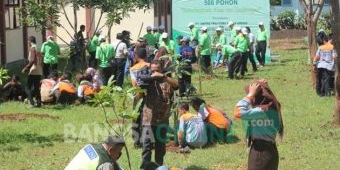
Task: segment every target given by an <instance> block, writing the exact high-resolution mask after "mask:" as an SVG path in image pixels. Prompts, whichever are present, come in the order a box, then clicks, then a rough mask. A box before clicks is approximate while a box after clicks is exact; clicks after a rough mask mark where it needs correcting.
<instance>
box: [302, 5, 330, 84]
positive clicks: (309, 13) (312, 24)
mask: <svg viewBox="0 0 340 170" xmlns="http://www.w3.org/2000/svg"><path fill="white" fill-rule="evenodd" d="M299 1H300V4H301V6H302V8H303V10H304V15H305V19H306V22H307V38H308V46H309V50H308V55H309V61H310V65H311V73H312V82H313V87H314V88H315V84H316V73H315V71H314V69H313V66H312V61H313V58H314V56H315V54H316V50H317V44H316V25H317V21H318V19H319V16H320V14H321V11H322V8H323V4H324V0H317V1H315V0H299ZM315 2H318V3H315Z"/></svg>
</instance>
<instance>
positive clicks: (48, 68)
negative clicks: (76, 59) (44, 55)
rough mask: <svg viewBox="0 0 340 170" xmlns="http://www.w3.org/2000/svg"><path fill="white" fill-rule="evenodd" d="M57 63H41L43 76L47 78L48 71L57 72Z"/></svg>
mask: <svg viewBox="0 0 340 170" xmlns="http://www.w3.org/2000/svg"><path fill="white" fill-rule="evenodd" d="M57 70H58V64H51V63H43V73H44V78H47V77H48V76H49V75H50V73H53V72H57Z"/></svg>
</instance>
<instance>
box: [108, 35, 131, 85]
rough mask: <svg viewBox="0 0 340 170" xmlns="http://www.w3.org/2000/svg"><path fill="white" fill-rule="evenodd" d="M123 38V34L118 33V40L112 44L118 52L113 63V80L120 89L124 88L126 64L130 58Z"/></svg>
mask: <svg viewBox="0 0 340 170" xmlns="http://www.w3.org/2000/svg"><path fill="white" fill-rule="evenodd" d="M123 38H124V36H123V34H121V33H118V34H117V36H116V39H117V40H116V41H114V42H113V43H112V45H113V47H114V49H115V52H116V55H115V58H114V62H113V75H114V78H113V79H114V80H115V82H114V83H115V85H117V86H120V87H123V83H124V69H125V63H126V59H127V58H128V57H129V51H128V49H127V45H126V44H125V42H124V41H123Z"/></svg>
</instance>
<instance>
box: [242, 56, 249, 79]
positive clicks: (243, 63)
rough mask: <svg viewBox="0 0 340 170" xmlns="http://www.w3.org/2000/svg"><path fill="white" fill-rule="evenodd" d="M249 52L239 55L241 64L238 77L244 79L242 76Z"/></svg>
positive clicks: (245, 68)
mask: <svg viewBox="0 0 340 170" xmlns="http://www.w3.org/2000/svg"><path fill="white" fill-rule="evenodd" d="M248 54H249V51H247V52H244V53H241V63H240V75H241V77H244V74H245V72H246V70H247V60H248Z"/></svg>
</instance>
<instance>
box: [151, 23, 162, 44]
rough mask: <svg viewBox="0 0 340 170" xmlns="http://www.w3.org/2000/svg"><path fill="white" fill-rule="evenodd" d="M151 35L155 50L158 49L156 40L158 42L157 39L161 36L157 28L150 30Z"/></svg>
mask: <svg viewBox="0 0 340 170" xmlns="http://www.w3.org/2000/svg"><path fill="white" fill-rule="evenodd" d="M152 35H153V36H154V37H155V41H156V44H155V47H156V49H158V47H159V44H158V40H159V37H160V36H161V34H160V33H159V32H158V27H153V28H152Z"/></svg>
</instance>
